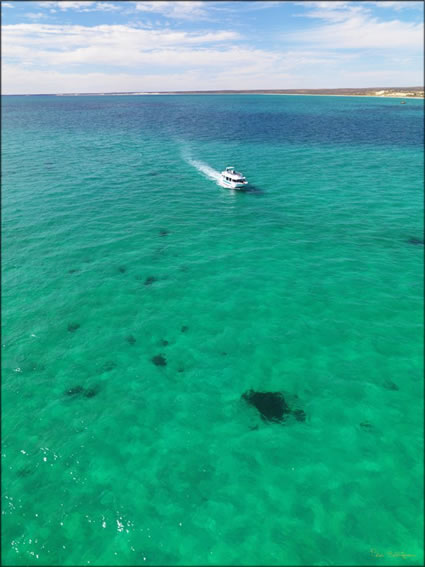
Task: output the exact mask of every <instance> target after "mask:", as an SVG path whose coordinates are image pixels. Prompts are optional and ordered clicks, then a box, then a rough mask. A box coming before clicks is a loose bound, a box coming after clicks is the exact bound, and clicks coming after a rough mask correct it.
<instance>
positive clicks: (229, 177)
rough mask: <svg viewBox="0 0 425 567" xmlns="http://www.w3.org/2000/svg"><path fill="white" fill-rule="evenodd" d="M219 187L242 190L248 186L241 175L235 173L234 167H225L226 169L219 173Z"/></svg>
mask: <svg viewBox="0 0 425 567" xmlns="http://www.w3.org/2000/svg"><path fill="white" fill-rule="evenodd" d="M220 185H221V186H222V187H227V188H228V189H242V188H243V187H245V185H248V181H247V180H246V178H245V177H244V176H243V175H242V173H239V172H238V171H236V170H235V168H234V167H226V169H225V170H224V171H222V172H221V175H220Z"/></svg>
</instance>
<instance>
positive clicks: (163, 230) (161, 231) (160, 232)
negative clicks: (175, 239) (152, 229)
mask: <svg viewBox="0 0 425 567" xmlns="http://www.w3.org/2000/svg"><path fill="white" fill-rule="evenodd" d="M168 234H170V231H168V230H166V229H165V228H162V229H161V230H160V231H159V236H167V235H168Z"/></svg>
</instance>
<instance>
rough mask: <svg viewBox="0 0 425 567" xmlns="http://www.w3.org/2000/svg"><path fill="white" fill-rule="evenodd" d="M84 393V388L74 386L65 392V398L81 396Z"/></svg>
mask: <svg viewBox="0 0 425 567" xmlns="http://www.w3.org/2000/svg"><path fill="white" fill-rule="evenodd" d="M83 392H84V388H83V387H82V386H74V387H73V388H69V390H66V391H65V394H66V395H67V396H76V395H78V394H82V393H83Z"/></svg>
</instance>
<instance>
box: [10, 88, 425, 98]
mask: <svg viewBox="0 0 425 567" xmlns="http://www.w3.org/2000/svg"><path fill="white" fill-rule="evenodd" d="M217 94H223V95H225V94H262V95H306V96H312V95H313V96H317V95H319V96H367V97H370V96H373V97H377V98H417V99H423V98H424V87H373V88H372V87H370V88H359V89H256V90H214V91H213V90H202V91H201V90H199V91H144V92H141V91H125V92H97V93H41V94H21V95H13V94H9V95H4V96H125V95H127V96H137V95H217Z"/></svg>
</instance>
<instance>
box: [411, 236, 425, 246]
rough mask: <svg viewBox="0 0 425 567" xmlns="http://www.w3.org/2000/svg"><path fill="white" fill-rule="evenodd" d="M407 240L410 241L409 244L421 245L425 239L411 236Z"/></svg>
mask: <svg viewBox="0 0 425 567" xmlns="http://www.w3.org/2000/svg"><path fill="white" fill-rule="evenodd" d="M407 242H408V244H416V246H421V245H422V246H423V245H424V242H425V241H424V240H423V239H422V238H415V237H412V238H409V240H408V241H407Z"/></svg>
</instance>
